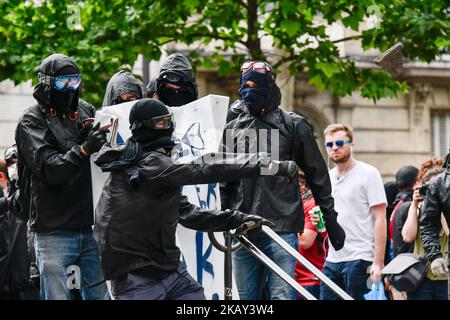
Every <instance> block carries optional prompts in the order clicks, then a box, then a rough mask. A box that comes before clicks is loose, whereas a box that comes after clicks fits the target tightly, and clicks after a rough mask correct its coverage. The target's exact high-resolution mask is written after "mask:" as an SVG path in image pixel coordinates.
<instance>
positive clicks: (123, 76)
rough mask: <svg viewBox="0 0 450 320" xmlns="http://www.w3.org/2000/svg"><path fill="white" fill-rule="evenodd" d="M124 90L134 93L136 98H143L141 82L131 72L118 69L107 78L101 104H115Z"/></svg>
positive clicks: (104, 105)
mask: <svg viewBox="0 0 450 320" xmlns="http://www.w3.org/2000/svg"><path fill="white" fill-rule="evenodd" d="M126 92H130V93H134V94H135V95H136V97H137V98H138V99H142V98H143V92H142V86H141V83H140V82H139V81H138V80H137V79H136V77H135V76H134V75H133V74H132V73H131V72H128V71H125V70H120V71H119V72H117V73H115V74H114V75H113V76H112V77H111V79H110V80H109V82H108V85H107V86H106V92H105V97H104V98H103V105H102V106H103V107H106V106H112V105H114V104H117V98H118V97H120V96H121V95H122V94H124V93H126Z"/></svg>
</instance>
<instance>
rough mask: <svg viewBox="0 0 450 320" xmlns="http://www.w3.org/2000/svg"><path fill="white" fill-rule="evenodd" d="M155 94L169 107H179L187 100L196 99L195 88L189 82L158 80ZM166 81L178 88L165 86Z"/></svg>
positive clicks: (186, 102)
mask: <svg viewBox="0 0 450 320" xmlns="http://www.w3.org/2000/svg"><path fill="white" fill-rule="evenodd" d="M157 83H158V87H157V94H158V99H159V100H161V101H162V102H164V103H165V104H166V105H168V106H171V107H179V106H182V105H185V104H188V103H189V102H192V101H195V100H197V96H196V95H195V90H194V88H193V85H192V84H191V83H190V82H187V81H182V82H170V81H164V80H162V81H158V82H157ZM166 83H172V84H175V85H177V86H179V87H180V89H173V88H167V87H166V86H165V84H166Z"/></svg>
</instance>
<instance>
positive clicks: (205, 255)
mask: <svg viewBox="0 0 450 320" xmlns="http://www.w3.org/2000/svg"><path fill="white" fill-rule="evenodd" d="M134 103H135V101H133V102H127V103H123V104H120V105H117V106H110V107H105V108H103V109H101V110H99V111H97V113H96V116H95V118H96V122H95V123H97V121H100V122H101V125H102V126H103V125H106V124H110V123H111V121H113V122H117V126H114V129H117V130H112V132H111V134H110V136H109V137H108V138H109V139H111V138H113V140H112V144H113V145H114V144H123V143H125V141H126V140H127V139H128V138H129V137H130V136H131V131H130V129H129V120H128V115H129V113H130V109H131V107H132V106H133V105H134ZM228 103H229V98H228V97H224V96H218V95H208V96H206V97H203V98H201V99H198V100H196V101H193V102H191V103H189V104H187V105H184V106H181V107H172V108H169V109H170V111H171V112H173V114H174V118H175V123H176V125H175V137H176V139H177V140H178V142H181V143H180V144H179V145H178V147H177V151H178V152H177V155H178V159H177V161H178V162H181V163H186V162H190V161H192V160H193V159H194V158H196V157H198V156H201V155H203V154H206V153H208V152H217V151H218V149H219V144H220V141H221V138H222V132H223V129H224V127H225V119H226V113H227V108H228ZM91 168H92V189H93V199H94V208H95V207H96V206H97V202H98V199H99V197H100V193H101V190H102V188H103V185H104V183H105V181H106V179H107V177H108V175H109V173H102V172H101V171H100V169H99V168H98V167H97V166H96V165H95V164H94V163H93V162H92V161H91ZM182 193H183V194H184V195H186V196H187V197H188V199H189V202H191V203H193V204H195V205H197V206H198V207H201V208H205V209H220V193H219V185H218V184H217V183H212V184H208V185H193V186H184V187H183V188H182ZM149 209H151V208H149ZM215 235H216V238H217V239H218V240H219V242H221V243H223V236H222V233H216V234H215ZM177 245H178V246H179V247H180V249H181V252H182V259H183V260H184V261H185V262H186V264H187V267H188V272H189V273H190V274H191V275H192V276H193V277H194V279H196V280H197V281H198V282H199V283H200V284H201V285H202V286H203V287H204V289H205V295H206V298H207V299H208V300H213V299H223V298H224V292H223V291H224V254H223V253H222V252H220V251H219V250H217V249H216V248H214V247H213V246H212V245H211V243H210V241H209V239H208V235H207V234H206V233H203V232H198V231H194V230H190V229H186V228H184V227H182V226H181V225H178V228H177ZM235 288H236V285H235V284H233V297H234V298H235V299H236V298H237V297H238V293H237V290H236V289H235Z"/></svg>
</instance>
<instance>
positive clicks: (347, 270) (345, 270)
mask: <svg viewBox="0 0 450 320" xmlns="http://www.w3.org/2000/svg"><path fill="white" fill-rule="evenodd" d="M371 265H372V262H370V261H365V260H353V261H346V262H338V263H333V262H329V261H325V265H324V266H323V273H324V274H325V275H326V276H327V277H328V278H330V280H332V281H334V282H335V283H336V284H337V285H338V286H339V287H341V288H342V289H343V290H345V292H347V293H348V294H349V295H350V296H351V297H352V298H353V299H355V300H364V294H366V293H368V292H369V291H370V288H369V287H368V285H367V281H368V279H369V277H370V273H369V269H370V266H371ZM338 299H339V298H338V297H337V296H336V295H335V294H334V292H333V291H331V289H330V288H328V287H327V286H326V285H324V284H323V283H321V284H320V300H338Z"/></svg>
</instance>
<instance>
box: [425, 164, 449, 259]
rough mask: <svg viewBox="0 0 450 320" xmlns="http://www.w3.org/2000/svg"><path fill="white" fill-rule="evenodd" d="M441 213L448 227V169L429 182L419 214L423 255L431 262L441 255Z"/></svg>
mask: <svg viewBox="0 0 450 320" xmlns="http://www.w3.org/2000/svg"><path fill="white" fill-rule="evenodd" d="M441 212H442V213H443V214H444V216H445V219H446V221H447V224H449V225H450V169H447V171H445V172H443V173H441V174H440V175H439V176H438V177H437V178H436V179H435V180H434V181H433V182H431V184H430V186H429V188H428V192H427V196H426V198H425V200H424V202H423V205H422V209H421V213H420V233H421V237H422V243H423V247H424V249H425V255H426V257H427V258H428V260H430V261H433V260H434V259H436V258H439V257H442V255H441V242H440V240H439V232H440V231H441V228H442V226H441Z"/></svg>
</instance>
